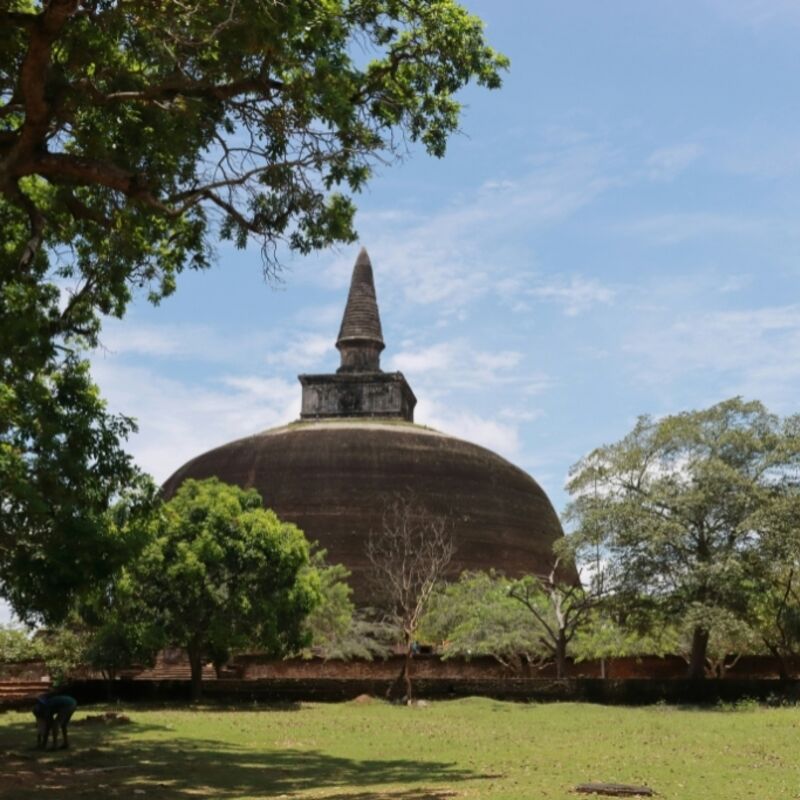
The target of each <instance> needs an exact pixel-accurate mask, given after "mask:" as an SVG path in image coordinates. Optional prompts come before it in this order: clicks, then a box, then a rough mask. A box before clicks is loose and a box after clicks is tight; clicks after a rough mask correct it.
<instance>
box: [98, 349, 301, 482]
mask: <svg viewBox="0 0 800 800" xmlns="http://www.w3.org/2000/svg"><path fill="white" fill-rule="evenodd" d="M92 371H93V374H94V377H95V379H96V380H97V382H98V384H99V385H100V387H101V389H102V391H103V395H104V397H106V398H107V400H108V402H109V407H110V408H111V410H112V411H118V412H122V413H125V414H127V415H129V416H132V417H135V418H136V419H137V420H138V424H139V432H138V433H137V434H135V435H134V436H133V437H132V438H131V439H130V441H129V443H128V450H129V452H131V454H132V455H133V456H134V458H135V459H136V461H137V463H138V464H139V465H140V466H141V467H142V468H143V469H145V470H146V471H147V472H150V473H151V474H152V475H153V476H154V477H155V478H156V480H158V481H163V480H165V479H166V478H167V477H169V475H170V474H172V472H173V471H174V470H176V469H177V468H178V467H179V466H181V464H183V463H184V462H186V461H187V460H189V459H190V458H193V457H194V456H196V455H199V454H200V453H203V452H205V451H206V450H209V449H211V448H212V447H216V446H218V445H221V444H224V443H226V442H228V441H231V440H232V439H238V438H241V437H242V436H247V435H249V434H252V433H255V432H257V431H260V430H264V429H266V428H271V427H274V426H276V425H280V424H283V423H286V422H289V421H291V420H293V419H296V418H297V416H298V414H299V411H300V387H299V385H298V384H296V383H289V382H288V381H285V380H281V379H264V378H261V377H259V376H248V375H231V376H227V377H223V378H221V379H220V380H219V381H217V382H215V383H213V384H212V385H210V386H209V385H205V384H200V383H197V382H193V381H180V380H177V379H174V378H167V377H164V376H163V375H159V374H157V373H156V372H154V371H153V370H151V369H149V368H146V367H132V366H128V365H126V364H123V363H120V362H115V361H111V360H106V361H99V362H98V361H96V360H95V361H94V362H93V369H92Z"/></svg>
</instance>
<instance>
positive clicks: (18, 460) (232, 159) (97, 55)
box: [0, 0, 507, 620]
mask: <svg viewBox="0 0 800 800" xmlns="http://www.w3.org/2000/svg"><path fill="white" fill-rule="evenodd" d="M506 66H507V61H506V59H505V58H504V57H503V56H501V55H499V54H497V53H495V52H494V51H493V50H492V49H491V48H490V47H489V46H488V45H487V43H486V41H485V39H484V35H483V30H482V24H481V22H480V20H478V19H477V18H475V17H473V16H471V15H469V14H468V13H467V12H466V11H465V10H464V9H463V8H461V7H460V6H459V5H458V4H457V3H456V2H453V0H402V1H401V2H398V0H326V2H314V3H283V2H275V1H274V0H267V2H263V1H262V0H225V1H224V2H209V0H188V1H186V0H181V2H178V1H177V0H167V1H166V2H162V3H158V4H155V5H154V4H153V3H149V2H145V1H144V0H133V2H125V3H120V2H114V1H113V0H42V2H35V1H34V0H6V2H4V3H2V4H0V229H2V231H3V242H2V246H0V594H2V595H3V596H5V597H6V598H8V599H10V601H11V603H12V605H13V606H14V607H15V609H16V610H17V612H18V613H19V614H21V615H22V616H25V617H30V616H32V615H38V616H41V617H44V618H45V619H47V620H52V619H54V618H55V617H56V616H58V614H59V609H64V608H66V607H67V606H68V605H69V603H68V602H67V603H63V602H62V601H61V598H62V596H63V595H64V594H65V593H66V594H69V595H71V594H73V593H74V592H75V591H79V590H80V589H81V588H82V587H83V586H84V585H85V584H86V582H87V581H89V582H91V580H93V579H95V578H98V579H99V578H101V577H102V576H103V575H107V574H109V573H110V571H111V569H112V568H113V565H112V563H111V562H113V561H114V559H113V558H112V550H113V547H112V542H110V540H109V538H108V531H107V530H105V529H104V527H103V515H104V512H105V510H106V509H107V507H108V504H109V502H110V500H111V499H112V498H113V497H114V496H115V495H117V494H118V493H119V492H120V491H121V490H122V489H123V488H124V487H125V486H126V485H128V484H129V483H130V482H131V481H133V480H135V479H136V472H135V470H134V468H133V466H132V464H131V462H130V460H129V459H128V457H127V456H126V455H125V452H124V449H123V442H124V439H125V438H126V436H127V435H128V434H129V433H131V432H132V431H133V429H134V427H133V422H132V420H130V419H127V418H125V417H121V416H114V415H111V414H109V413H108V411H107V409H106V408H105V406H104V404H103V402H102V400H101V398H100V396H99V393H98V391H97V389H96V387H94V386H93V384H92V382H91V380H90V376H89V373H88V369H87V367H86V364H85V363H84V362H83V361H82V360H81V359H82V355H81V354H82V353H84V352H85V350H86V349H87V348H91V347H93V346H95V345H96V344H97V342H98V335H99V331H100V325H101V321H102V318H103V316H108V315H110V316H116V317H121V316H122V315H123V314H124V312H125V310H126V307H127V305H128V303H129V302H130V300H131V298H132V296H133V294H134V293H135V292H136V291H137V290H143V291H145V292H147V293H148V295H149V297H150V299H151V300H153V301H154V302H157V301H158V300H159V299H160V298H162V297H164V296H165V295H168V294H169V293H170V292H172V291H173V290H174V288H175V282H176V276H177V275H178V273H180V271H181V270H183V269H185V268H203V267H206V266H207V265H208V264H209V263H210V262H211V261H212V260H213V250H214V242H215V241H216V240H217V239H219V238H222V239H227V240H231V241H232V242H233V243H234V244H235V245H236V246H238V247H244V246H245V245H246V244H247V243H248V241H249V240H252V241H253V242H254V244H256V245H257V246H259V247H260V248H261V252H262V254H263V259H264V265H265V269H266V271H267V273H268V274H273V273H274V271H275V270H276V265H277V263H278V262H277V255H276V254H277V251H278V247H279V246H281V247H287V248H289V249H290V250H293V251H296V252H298V253H307V252H309V251H310V250H312V249H315V248H321V247H324V246H326V245H328V244H330V243H332V242H337V241H343V242H346V241H351V240H352V239H353V238H354V236H355V233H354V229H353V214H354V205H353V201H352V195H353V194H354V193H356V192H358V191H359V190H360V189H361V188H362V187H363V186H364V184H365V182H366V181H367V180H368V179H369V177H370V175H371V173H372V170H373V168H374V167H375V165H376V164H380V163H386V162H387V161H390V160H392V159H394V158H396V157H400V156H401V155H402V154H403V152H404V147H405V146H406V143H407V142H419V143H420V144H421V146H422V147H423V148H424V149H425V150H427V152H429V153H431V154H432V155H435V156H441V155H442V154H443V153H444V151H445V146H446V142H447V138H448V136H449V135H450V134H452V133H453V132H454V131H455V130H456V129H457V126H458V119H459V111H460V105H459V102H458V101H457V100H456V99H455V95H456V93H457V92H458V90H459V89H460V88H461V87H463V86H464V85H465V84H467V83H469V82H470V81H476V82H477V83H478V84H481V85H483V86H486V87H489V88H494V87H497V86H499V84H500V74H501V72H502V71H503V69H504V68H505V67H506ZM91 554H95V556H96V557H94V559H93V558H92V556H91ZM22 576H27V577H25V578H24V580H23V578H22Z"/></svg>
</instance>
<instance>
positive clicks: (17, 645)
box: [0, 625, 42, 664]
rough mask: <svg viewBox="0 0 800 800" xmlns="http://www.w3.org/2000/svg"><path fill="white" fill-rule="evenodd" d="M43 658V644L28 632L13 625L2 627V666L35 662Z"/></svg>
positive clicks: (0, 653) (0, 634)
mask: <svg viewBox="0 0 800 800" xmlns="http://www.w3.org/2000/svg"><path fill="white" fill-rule="evenodd" d="M41 657H42V647H41V642H39V641H37V640H36V639H35V638H34V637H32V636H31V635H30V633H29V632H28V631H25V630H23V629H22V628H16V627H14V626H12V625H0V664H9V663H13V662H15V661H33V660H35V659H38V658H41Z"/></svg>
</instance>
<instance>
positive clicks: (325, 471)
mask: <svg viewBox="0 0 800 800" xmlns="http://www.w3.org/2000/svg"><path fill="white" fill-rule="evenodd" d="M336 347H337V348H338V350H339V353H340V356H341V366H340V367H339V369H338V370H337V371H336V373H334V374H323V375H300V376H299V380H300V383H301V385H302V406H301V414H300V419H299V420H298V421H297V422H293V423H290V424H288V425H285V426H283V427H280V428H275V429H272V430H267V431H264V432H262V433H257V434H255V435H253V436H247V437H245V438H243V439H238V440H236V441H234V442H230V443H229V444H225V445H223V446H221V447H217V448H215V449H213V450H210V451H208V452H206V453H203V454H202V455H199V456H197V457H196V458H194V459H192V460H191V461H189V462H188V463H187V464H185V465H184V466H182V467H181V468H180V469H178V470H177V471H176V472H175V473H174V474H173V475H172V476H171V477H170V478H169V479H168V480H167V482H166V483H165V484H164V490H165V492H166V494H167V496H169V495H171V494H172V493H173V492H174V491H175V490H176V489H177V488H178V486H179V485H180V484H181V483H182V482H183V481H184V480H186V479H187V478H208V477H212V476H216V477H218V478H219V479H220V480H223V481H226V482H228V483H233V484H237V485H239V486H242V487H245V488H250V487H255V488H256V489H257V490H258V491H259V492H260V494H261V496H262V497H263V498H264V503H265V505H266V506H268V507H269V508H272V509H274V510H275V512H276V513H277V514H278V516H279V517H281V518H282V519H285V520H288V521H290V522H294V523H295V524H297V525H298V526H299V527H300V528H301V529H302V530H303V531H305V533H306V536H307V537H308V538H309V539H310V540H312V541H317V542H319V544H320V546H322V547H324V548H325V549H326V550H327V551H328V560H329V561H330V562H331V563H343V564H345V566H347V567H348V568H349V569H350V570H351V573H352V576H351V584H352V586H353V589H354V596H355V599H356V601H358V602H362V603H365V602H368V600H369V580H368V569H369V564H368V562H367V559H366V554H365V545H366V541H367V538H368V536H369V533H370V531H371V530H378V529H379V528H380V525H381V522H382V518H383V513H384V508H385V506H386V503H387V502H388V501H390V500H391V498H392V497H394V496H396V494H397V493H398V492H404V493H405V492H408V493H411V494H413V496H414V497H415V499H416V500H417V501H418V502H419V504H421V505H424V506H425V507H426V508H427V509H428V510H429V511H430V512H431V513H432V514H445V515H448V516H449V517H450V518H451V520H452V521H453V527H454V535H455V539H456V547H457V550H456V555H455V559H454V561H453V565H452V573H453V577H455V576H456V575H457V574H458V573H459V572H460V571H461V570H467V569H468V570H477V569H481V570H487V569H495V570H499V571H502V572H504V573H505V574H507V575H509V576H514V577H516V576H520V575H523V574H528V573H544V572H548V571H549V570H550V568H551V566H552V563H553V554H552V545H553V543H554V542H555V540H556V539H557V538H559V537H560V536H562V535H563V532H562V529H561V525H560V523H559V520H558V516H557V515H556V513H555V511H554V510H553V506H552V505H551V503H550V501H549V500H548V498H547V495H546V494H545V493H544V491H543V490H542V488H541V487H540V486H539V484H538V483H536V481H535V480H534V479H533V478H532V477H531V476H530V475H528V474H527V473H526V472H524V471H523V470H521V469H519V468H518V467H516V466H514V465H513V464H511V463H509V462H508V461H506V460H505V459H504V458H502V457H500V456H499V455H497V454H496V453H493V452H492V451H491V450H487V449H486V448H484V447H480V446H478V445H475V444H471V443H469V442H466V441H463V440H461V439H458V438H456V437H455V436H451V435H448V434H445V433H441V432H439V431H436V430H432V429H430V428H427V427H424V426H421V425H416V424H414V407H415V405H416V397H415V396H414V393H413V392H412V390H411V388H410V386H409V385H408V382H407V381H406V379H405V377H404V376H403V375H402V373H400V372H383V371H382V370H381V367H380V356H381V352H382V351H383V349H384V347H385V345H384V341H383V332H382V328H381V322H380V314H379V311H378V303H377V299H376V294H375V282H374V277H373V271H372V265H371V263H370V259H369V256H368V255H367V251H366V250H364V249H362V250H361V252H360V253H359V255H358V259H357V260H356V263H355V267H354V270H353V277H352V281H351V284H350V291H349V294H348V298H347V305H346V308H345V312H344V317H343V319H342V324H341V328H340V330H339V337H338V339H337V342H336Z"/></svg>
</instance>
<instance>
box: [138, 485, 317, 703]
mask: <svg viewBox="0 0 800 800" xmlns="http://www.w3.org/2000/svg"><path fill="white" fill-rule="evenodd" d="M151 533H152V541H151V542H150V543H149V544H147V545H146V546H145V548H144V552H143V555H142V557H141V558H140V559H139V561H138V563H137V564H136V565H135V567H134V568H133V569H134V574H135V576H136V580H137V581H138V585H139V598H140V599H141V600H143V601H144V603H145V604H146V606H147V609H148V610H147V612H146V613H147V614H148V615H149V616H150V617H151V618H152V619H153V620H154V621H155V622H156V623H157V624H158V625H159V626H160V627H161V629H162V630H163V633H164V638H165V640H166V641H168V642H170V643H171V644H174V645H180V646H182V647H185V648H186V650H187V653H188V655H189V663H190V665H191V671H192V696H193V698H195V699H197V698H198V697H199V696H200V693H201V688H202V676H203V664H204V662H205V661H207V660H214V661H217V660H223V659H224V658H225V657H226V656H228V655H230V654H231V653H232V651H233V650H235V649H239V648H246V647H257V648H259V649H263V650H265V651H267V652H270V653H272V654H274V655H283V654H285V653H288V652H295V651H297V650H298V649H300V648H301V647H302V646H303V645H305V644H308V639H309V635H308V631H307V629H306V627H305V625H304V622H305V619H306V617H307V616H308V614H309V613H310V612H311V611H312V610H313V609H314V607H315V606H316V605H317V604H318V603H319V602H320V585H319V584H320V582H319V576H318V574H317V573H316V571H315V570H313V569H310V568H309V564H310V560H309V559H310V556H309V552H310V549H309V544H308V542H307V540H306V538H305V536H304V535H303V532H302V531H301V530H300V529H299V528H297V527H296V526H295V525H292V524H290V523H287V522H281V520H279V519H278V517H277V516H276V515H275V513H274V512H273V511H269V510H266V509H264V507H263V505H262V502H261V497H260V496H259V494H258V492H257V491H255V489H249V490H247V491H245V490H243V489H240V488H238V487H236V486H231V485H228V484H225V483H222V482H221V481H219V480H217V479H216V478H210V479H208V480H205V481H195V480H188V481H186V482H185V483H183V484H182V486H181V487H180V488H179V489H178V491H177V492H176V494H175V496H174V497H173V498H172V499H171V500H169V501H168V502H167V503H165V504H164V506H163V508H162V509H161V512H160V513H159V515H158V517H157V518H156V519H155V520H154V522H153V523H152V531H151Z"/></svg>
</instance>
